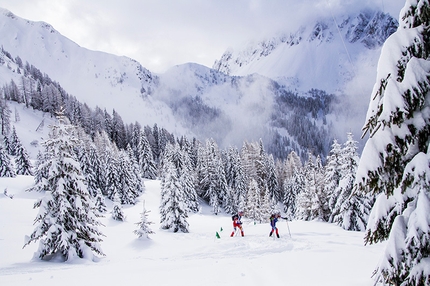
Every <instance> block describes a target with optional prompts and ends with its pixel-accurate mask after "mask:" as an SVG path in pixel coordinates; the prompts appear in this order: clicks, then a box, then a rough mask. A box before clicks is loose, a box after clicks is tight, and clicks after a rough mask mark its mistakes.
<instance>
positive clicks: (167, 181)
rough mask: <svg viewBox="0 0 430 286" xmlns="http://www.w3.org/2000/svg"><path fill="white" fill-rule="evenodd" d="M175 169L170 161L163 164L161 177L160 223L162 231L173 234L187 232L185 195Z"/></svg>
mask: <svg viewBox="0 0 430 286" xmlns="http://www.w3.org/2000/svg"><path fill="white" fill-rule="evenodd" d="M177 173H178V171H177V168H176V166H175V165H174V163H173V162H172V161H170V160H166V161H164V162H163V177H162V179H161V202H160V217H161V218H160V223H161V228H162V229H171V230H173V232H178V231H181V232H185V233H187V232H188V231H189V230H188V227H189V225H188V222H187V218H188V213H187V209H188V207H187V205H186V203H185V194H184V192H183V190H182V186H181V183H180V181H179V179H178V177H177Z"/></svg>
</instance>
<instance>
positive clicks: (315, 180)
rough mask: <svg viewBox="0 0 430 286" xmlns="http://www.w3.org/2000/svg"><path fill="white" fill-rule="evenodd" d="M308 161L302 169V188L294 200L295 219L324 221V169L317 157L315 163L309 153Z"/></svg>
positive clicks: (325, 211) (325, 199) (326, 207)
mask: <svg viewBox="0 0 430 286" xmlns="http://www.w3.org/2000/svg"><path fill="white" fill-rule="evenodd" d="M308 156H309V159H308V161H307V163H306V165H305V167H304V174H305V176H304V178H305V180H304V188H303V190H302V191H301V192H300V193H299V194H298V195H297V198H296V200H297V201H296V205H297V211H296V217H297V218H298V219H302V220H313V219H317V218H318V219H320V220H323V221H324V220H326V219H327V218H326V216H327V212H328V202H327V196H326V195H325V194H324V193H323V190H324V169H323V167H322V164H321V159H320V157H319V156H318V157H317V159H316V161H315V163H314V162H313V156H312V154H311V153H310V152H309V154H308Z"/></svg>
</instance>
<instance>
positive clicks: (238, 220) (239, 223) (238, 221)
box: [230, 211, 244, 237]
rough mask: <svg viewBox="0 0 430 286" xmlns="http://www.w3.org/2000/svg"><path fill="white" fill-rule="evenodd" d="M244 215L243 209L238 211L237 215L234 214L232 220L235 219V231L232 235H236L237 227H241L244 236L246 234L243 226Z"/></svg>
mask: <svg viewBox="0 0 430 286" xmlns="http://www.w3.org/2000/svg"><path fill="white" fill-rule="evenodd" d="M242 216H243V211H239V212H238V213H237V215H234V216H232V220H233V232H232V233H231V235H230V236H231V237H233V236H234V234H235V232H236V230H237V228H239V229H240V233H241V234H242V236H244V233H243V228H242V221H241V219H242Z"/></svg>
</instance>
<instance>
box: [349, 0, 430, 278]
mask: <svg viewBox="0 0 430 286" xmlns="http://www.w3.org/2000/svg"><path fill="white" fill-rule="evenodd" d="M399 22H400V24H399V28H398V30H397V31H396V32H395V33H394V34H393V35H391V36H390V37H389V38H388V39H387V40H386V42H385V43H384V45H383V47H382V50H381V56H380V60H379V63H378V74H377V81H376V84H375V86H374V89H373V92H372V98H371V101H370V105H369V109H368V112H367V119H366V124H365V126H364V133H367V132H368V133H369V135H370V137H369V139H368V141H367V143H366V145H365V147H364V150H363V153H362V157H361V160H360V165H359V167H358V171H357V183H358V184H359V187H360V189H361V190H364V191H368V192H372V193H374V194H377V195H378V196H377V199H376V202H375V205H374V206H373V208H372V212H371V214H370V218H369V222H368V225H367V230H366V236H365V242H366V243H377V242H380V241H383V240H387V239H388V242H387V244H386V249H385V253H384V255H383V257H382V259H381V261H380V263H379V265H378V267H377V269H376V271H375V281H376V283H383V284H392V285H430V267H429V255H430V251H429V249H430V215H429V214H430V191H429V190H430V188H429V185H430V184H429V180H430V170H429V166H430V164H429V153H430V152H429V142H430V140H429V136H430V113H429V112H428V110H429V109H430V45H429V27H430V3H429V1H428V0H413V1H412V0H407V1H406V4H405V6H404V8H403V9H402V10H401V12H400V21H399Z"/></svg>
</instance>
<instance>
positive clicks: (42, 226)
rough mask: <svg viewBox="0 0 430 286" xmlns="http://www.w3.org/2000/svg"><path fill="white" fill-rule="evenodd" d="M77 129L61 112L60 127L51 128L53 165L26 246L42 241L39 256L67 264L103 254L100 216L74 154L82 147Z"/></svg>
mask: <svg viewBox="0 0 430 286" xmlns="http://www.w3.org/2000/svg"><path fill="white" fill-rule="evenodd" d="M74 129H75V127H74V126H72V125H70V124H68V120H67V118H65V117H64V116H63V114H62V113H61V112H60V113H59V115H58V124H57V125H53V126H51V132H50V134H49V139H47V140H46V141H44V142H43V146H44V149H45V158H49V160H50V161H51V162H52V164H50V165H49V169H48V172H47V177H46V178H44V179H42V180H40V181H39V182H38V184H39V185H40V186H38V187H37V188H36V189H38V190H45V191H46V193H45V196H44V197H43V198H42V199H40V200H38V201H37V202H36V203H35V205H34V207H35V208H39V213H38V215H37V217H36V219H35V222H36V223H38V225H37V226H36V228H35V230H34V232H33V233H32V234H31V235H30V239H29V240H28V241H27V242H26V244H25V245H24V246H26V245H28V244H30V243H31V242H35V241H37V240H40V241H39V249H38V251H37V252H36V255H38V256H39V258H41V259H43V258H46V257H48V258H51V257H52V256H57V255H58V256H60V257H62V258H63V259H64V260H66V261H67V260H70V259H73V258H74V257H80V258H84V257H87V255H88V254H89V253H90V251H94V252H96V253H97V254H100V255H103V252H102V250H101V248H100V245H99V243H100V242H101V241H102V239H101V237H102V235H103V234H102V233H101V232H100V231H99V230H98V226H99V225H101V223H100V222H99V220H98V217H99V215H98V212H97V211H96V210H95V207H94V204H93V202H92V200H91V197H90V194H89V193H88V190H87V187H86V185H85V177H84V176H83V175H82V171H81V168H80V165H79V163H78V161H77V159H76V158H75V153H74V151H73V149H74V148H75V147H76V146H77V145H78V144H80V142H79V139H78V138H76V137H75V136H74V133H73V131H74ZM39 167H41V168H44V166H39Z"/></svg>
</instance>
